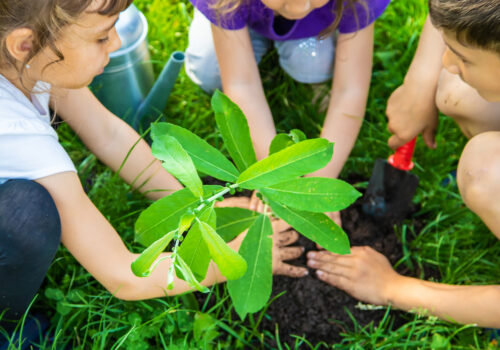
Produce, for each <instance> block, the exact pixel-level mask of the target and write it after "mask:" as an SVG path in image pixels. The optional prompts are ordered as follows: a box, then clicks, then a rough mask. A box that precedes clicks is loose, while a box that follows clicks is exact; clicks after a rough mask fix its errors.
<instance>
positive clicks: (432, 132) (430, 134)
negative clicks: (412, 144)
mask: <svg viewBox="0 0 500 350" xmlns="http://www.w3.org/2000/svg"><path fill="white" fill-rule="evenodd" d="M422 139H423V140H424V142H425V144H426V145H427V147H429V148H432V149H435V148H436V147H437V145H436V129H435V128H426V129H425V130H424V131H423V132H422Z"/></svg>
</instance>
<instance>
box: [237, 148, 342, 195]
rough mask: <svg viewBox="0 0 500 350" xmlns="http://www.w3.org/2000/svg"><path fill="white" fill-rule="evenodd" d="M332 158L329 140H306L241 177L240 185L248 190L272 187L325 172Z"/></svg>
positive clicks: (252, 168)
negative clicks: (320, 170) (324, 169)
mask: <svg viewBox="0 0 500 350" xmlns="http://www.w3.org/2000/svg"><path fill="white" fill-rule="evenodd" d="M332 155H333V144H332V143H330V142H328V140H326V139H312V140H305V141H302V142H299V143H296V144H294V145H292V146H290V147H287V148H285V149H284V150H281V151H279V152H278V153H275V154H271V155H270V156H269V157H267V158H264V159H262V160H261V161H259V162H258V163H255V164H253V165H252V166H251V167H250V168H248V169H247V170H245V171H244V172H243V173H241V175H240V177H239V178H238V184H239V185H240V187H242V188H246V189H248V190H255V189H258V188H263V187H269V186H272V185H274V184H277V183H280V182H283V181H287V180H291V179H294V178H296V177H298V176H301V175H305V174H309V173H312V172H313V171H316V170H318V169H321V168H323V167H324V166H325V165H327V164H328V162H329V161H330V159H331V158H332Z"/></svg>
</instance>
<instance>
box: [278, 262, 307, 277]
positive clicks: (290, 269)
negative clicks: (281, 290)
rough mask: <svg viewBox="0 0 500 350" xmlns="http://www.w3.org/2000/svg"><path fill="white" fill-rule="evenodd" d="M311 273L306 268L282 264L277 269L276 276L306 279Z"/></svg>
mask: <svg viewBox="0 0 500 350" xmlns="http://www.w3.org/2000/svg"><path fill="white" fill-rule="evenodd" d="M308 273H309V272H308V271H307V269H306V268H305V267H299V266H293V265H289V264H285V263H280V264H279V265H278V267H277V268H276V271H275V274H277V275H284V276H288V277H304V276H306V275H307V274H308Z"/></svg>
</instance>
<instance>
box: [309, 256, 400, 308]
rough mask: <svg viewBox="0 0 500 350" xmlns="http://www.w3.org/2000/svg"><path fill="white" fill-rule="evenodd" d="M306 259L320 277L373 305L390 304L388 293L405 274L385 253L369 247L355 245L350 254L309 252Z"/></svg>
mask: <svg viewBox="0 0 500 350" xmlns="http://www.w3.org/2000/svg"><path fill="white" fill-rule="evenodd" d="M307 258H308V261H307V265H308V266H309V267H311V268H314V269H317V271H316V275H317V276H318V278H319V279H321V280H322V281H325V282H326V283H329V284H331V285H332V286H335V287H337V288H340V289H342V290H344V291H345V292H347V293H349V294H350V295H352V296H353V297H354V298H356V299H359V300H361V301H364V302H367V303H370V304H376V305H387V304H388V303H389V300H390V298H389V296H388V292H389V291H390V290H391V288H394V285H395V284H396V283H398V281H399V279H400V278H401V277H402V276H401V275H399V274H398V273H396V271H394V270H393V269H392V267H391V264H390V263H389V261H388V260H387V258H386V257H385V256H383V255H382V254H380V253H378V252H377V251H375V250H374V249H372V248H370V247H352V248H351V254H349V255H338V254H333V253H330V252H327V251H320V252H309V253H308V254H307Z"/></svg>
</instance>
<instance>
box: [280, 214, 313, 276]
mask: <svg viewBox="0 0 500 350" xmlns="http://www.w3.org/2000/svg"><path fill="white" fill-rule="evenodd" d="M272 225H273V232H274V233H273V273H274V274H275V275H285V276H289V277H303V276H305V275H307V274H308V271H307V269H306V268H304V267H299V266H293V265H290V264H287V263H285V262H284V261H286V260H294V259H297V258H298V257H300V256H301V255H302V253H304V247H288V246H289V245H290V244H293V243H295V242H296V241H297V240H298V239H299V234H298V233H297V232H295V231H293V230H290V225H288V224H287V223H286V222H284V221H283V220H273V221H272Z"/></svg>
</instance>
